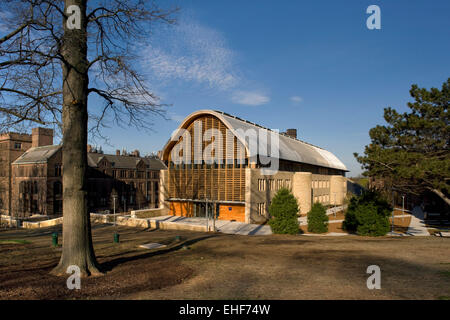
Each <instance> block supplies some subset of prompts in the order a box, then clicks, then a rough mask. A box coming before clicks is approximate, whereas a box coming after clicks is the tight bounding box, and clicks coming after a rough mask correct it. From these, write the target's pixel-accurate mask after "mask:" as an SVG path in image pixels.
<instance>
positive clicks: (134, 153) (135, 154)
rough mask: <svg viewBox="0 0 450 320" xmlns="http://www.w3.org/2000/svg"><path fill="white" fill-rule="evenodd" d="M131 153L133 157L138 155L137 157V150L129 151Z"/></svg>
mask: <svg viewBox="0 0 450 320" xmlns="http://www.w3.org/2000/svg"><path fill="white" fill-rule="evenodd" d="M131 155H132V156H133V157H138V158H139V156H140V153H139V150H134V151H133V152H131Z"/></svg>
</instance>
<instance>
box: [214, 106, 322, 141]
mask: <svg viewBox="0 0 450 320" xmlns="http://www.w3.org/2000/svg"><path fill="white" fill-rule="evenodd" d="M213 111H214V112H218V113H220V114H222V115H224V116H228V117H231V118H234V119H236V120H239V121H242V122H245V123H249V124H251V125H254V126H256V127H260V128H263V129H266V130H269V131H271V132H275V131H274V130H272V129H270V128H267V127H264V126H262V125H260V124H257V123H254V122H251V121H248V120H245V119H241V118H239V117H237V116H234V115H232V114H229V113H226V112H223V111H220V110H213ZM275 133H278V134H279V135H282V136H284V137H287V138H290V139H292V140H295V141H298V142H302V143H304V144H307V145H310V146H312V147H315V148H319V149H322V150H325V149H324V148H321V147H319V146H316V145H314V144H312V143H309V142H306V141H303V140H300V139H298V138H294V137H292V136H290V135H287V134H285V133H284V132H275Z"/></svg>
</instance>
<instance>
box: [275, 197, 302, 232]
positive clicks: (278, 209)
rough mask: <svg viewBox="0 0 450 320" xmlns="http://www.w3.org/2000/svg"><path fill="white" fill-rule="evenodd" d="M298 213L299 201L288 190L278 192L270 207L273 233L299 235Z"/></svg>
mask: <svg viewBox="0 0 450 320" xmlns="http://www.w3.org/2000/svg"><path fill="white" fill-rule="evenodd" d="M298 211H299V209H298V204H297V199H296V198H295V197H294V196H293V195H292V193H291V192H290V191H289V190H288V189H286V188H282V189H280V190H278V192H277V194H276V195H275V196H274V197H273V199H272V203H271V204H270V206H269V213H270V215H271V219H270V220H269V225H270V227H271V229H272V232H273V233H278V234H297V233H299V230H300V229H299V225H298V216H297V213H298Z"/></svg>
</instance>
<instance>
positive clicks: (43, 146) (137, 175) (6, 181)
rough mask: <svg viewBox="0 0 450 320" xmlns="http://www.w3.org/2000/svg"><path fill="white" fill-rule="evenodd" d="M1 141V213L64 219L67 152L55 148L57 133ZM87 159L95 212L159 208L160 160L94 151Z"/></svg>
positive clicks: (44, 131) (37, 131) (41, 132)
mask: <svg viewBox="0 0 450 320" xmlns="http://www.w3.org/2000/svg"><path fill="white" fill-rule="evenodd" d="M1 137H2V140H0V146H2V149H1V151H2V152H1V157H2V159H5V160H2V163H0V173H1V176H0V179H1V180H0V182H1V188H2V192H1V193H0V197H1V204H2V214H5V215H12V216H16V217H21V218H26V217H29V216H31V215H34V214H41V215H46V216H59V215H61V214H62V194H63V185H62V174H63V167H62V147H61V146H60V145H53V131H52V130H50V129H45V128H35V129H33V131H32V135H26V134H15V133H8V134H5V135H2V136H1ZM19 143H20V144H21V145H19ZM87 156H88V165H89V166H88V205H89V210H90V211H99V210H109V211H111V212H112V211H113V210H114V209H115V210H116V212H124V211H129V210H132V209H141V208H155V207H158V205H159V202H160V201H159V200H160V199H159V180H160V177H159V172H160V170H161V169H165V168H166V167H165V166H164V164H163V163H162V162H161V161H160V160H158V159H156V158H149V157H140V155H139V152H138V151H137V150H136V151H134V152H132V153H130V154H128V153H126V152H125V151H124V152H122V154H120V151H117V152H116V154H115V155H109V154H103V153H102V152H101V151H98V150H95V149H94V148H92V147H91V146H88V154H87ZM3 190H5V191H3Z"/></svg>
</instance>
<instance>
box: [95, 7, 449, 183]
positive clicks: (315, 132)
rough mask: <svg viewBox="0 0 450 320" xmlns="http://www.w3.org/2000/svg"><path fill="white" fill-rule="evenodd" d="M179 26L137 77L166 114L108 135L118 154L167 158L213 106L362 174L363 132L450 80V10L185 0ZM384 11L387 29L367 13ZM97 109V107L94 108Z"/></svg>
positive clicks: (147, 55) (166, 32)
mask: <svg viewBox="0 0 450 320" xmlns="http://www.w3.org/2000/svg"><path fill="white" fill-rule="evenodd" d="M161 3H162V5H164V6H165V5H171V4H178V5H179V6H180V8H181V11H180V12H179V13H178V14H177V19H178V23H177V25H175V26H168V27H165V26H164V27H162V26H158V28H155V29H154V30H152V32H151V33H150V32H149V36H150V37H152V45H151V47H148V48H144V49H143V50H142V57H143V61H142V70H143V72H144V73H145V74H146V75H147V76H148V78H149V84H150V86H151V88H152V89H153V90H154V92H155V93H156V94H157V95H159V96H160V97H161V99H162V100H161V101H162V102H163V103H167V104H171V105H172V106H171V107H170V108H168V111H167V112H168V113H167V114H168V117H169V118H170V119H171V120H168V121H167V120H164V119H158V118H155V119H153V121H154V122H155V125H154V127H153V130H154V132H150V133H149V132H145V131H139V130H136V129H132V128H130V129H120V128H114V129H106V130H104V133H105V135H107V136H108V137H109V138H110V141H111V146H106V145H103V150H104V151H107V152H113V151H114V150H115V149H122V148H123V147H126V148H127V150H133V149H139V150H140V151H141V153H144V154H145V153H147V152H152V151H155V152H156V151H158V150H160V149H161V148H162V147H163V146H164V144H165V142H166V141H167V140H168V138H169V137H170V134H171V133H172V131H173V130H175V129H176V128H177V126H178V125H179V122H180V121H181V120H182V119H183V118H184V117H185V116H187V115H188V114H190V113H192V112H193V111H195V110H199V109H218V110H222V111H225V112H228V113H231V114H234V115H236V116H239V117H241V118H245V119H248V120H250V121H252V122H256V123H258V124H261V125H263V126H266V127H269V128H272V129H279V130H280V131H283V130H285V129H286V128H297V130H298V138H300V139H302V140H304V141H307V142H310V143H312V144H315V145H318V146H320V147H322V148H325V149H327V150H329V151H331V152H333V153H334V154H335V155H336V156H338V157H339V158H340V159H341V160H342V161H343V162H344V163H345V165H346V166H347V167H348V169H349V170H350V171H351V172H350V173H349V174H348V176H355V175H357V174H359V173H360V172H361V169H360V166H359V164H358V163H357V162H356V161H355V160H354V157H353V152H359V153H361V152H363V150H364V146H365V145H366V144H368V143H369V142H370V139H369V135H368V131H369V129H370V128H372V127H374V126H375V125H377V124H382V123H383V118H382V115H383V108H385V107H388V106H391V107H394V108H396V109H398V110H401V111H406V109H407V108H406V103H407V102H408V101H410V96H409V89H410V87H411V84H413V83H416V84H418V85H419V86H420V87H427V88H429V87H432V86H433V87H439V88H440V87H441V85H442V83H443V82H444V81H446V79H447V78H448V77H450V72H449V71H450V59H449V58H450V19H449V18H448V14H449V12H450V2H449V1H448V0H446V1H440V0H433V1H424V0H421V1H418V0H414V1H413V0H409V1H400V0H395V1H394V0H390V1H375V0H372V1H356V0H355V1H325V0H318V1H274V0H270V1H269V0H259V1H252V0H247V1H237V0H227V1H224V0H215V1H199V0H197V1H194V0H191V1H188V0H186V1H182V0H171V1H164V2H161ZM371 4H376V5H379V6H380V9H381V30H369V29H367V27H366V19H367V18H368V17H369V14H366V9H367V7H368V6H369V5H371ZM96 102H97V101H96V100H94V99H91V100H90V103H92V104H95V103H96Z"/></svg>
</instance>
